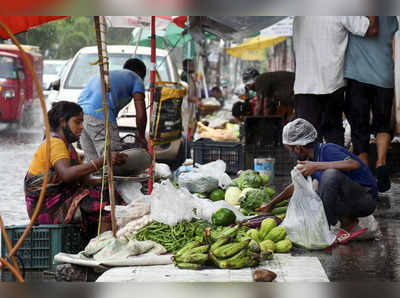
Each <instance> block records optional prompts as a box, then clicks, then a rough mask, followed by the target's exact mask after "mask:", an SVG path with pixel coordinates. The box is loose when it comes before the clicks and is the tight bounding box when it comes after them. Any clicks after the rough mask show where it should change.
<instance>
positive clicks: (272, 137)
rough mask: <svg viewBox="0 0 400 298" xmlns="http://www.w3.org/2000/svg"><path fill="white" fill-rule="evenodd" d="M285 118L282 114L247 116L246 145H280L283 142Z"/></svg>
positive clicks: (245, 124)
mask: <svg viewBox="0 0 400 298" xmlns="http://www.w3.org/2000/svg"><path fill="white" fill-rule="evenodd" d="M282 129H283V118H282V117H281V116H262V117H261V116H254V117H246V119H245V122H244V138H245V144H246V145H255V146H264V145H272V146H279V145H281V144H282Z"/></svg>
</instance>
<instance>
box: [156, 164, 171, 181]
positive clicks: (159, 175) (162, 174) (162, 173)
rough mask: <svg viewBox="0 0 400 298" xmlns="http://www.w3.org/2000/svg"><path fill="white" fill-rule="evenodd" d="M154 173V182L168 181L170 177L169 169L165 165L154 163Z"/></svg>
mask: <svg viewBox="0 0 400 298" xmlns="http://www.w3.org/2000/svg"><path fill="white" fill-rule="evenodd" d="M154 172H155V179H156V180H161V179H169V178H171V177H172V172H171V169H170V167H169V166H168V165H167V164H165V163H156V165H155V169H154Z"/></svg>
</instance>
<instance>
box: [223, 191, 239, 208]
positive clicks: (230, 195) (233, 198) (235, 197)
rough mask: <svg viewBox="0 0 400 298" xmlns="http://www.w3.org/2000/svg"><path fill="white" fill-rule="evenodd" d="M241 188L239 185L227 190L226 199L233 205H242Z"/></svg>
mask: <svg viewBox="0 0 400 298" xmlns="http://www.w3.org/2000/svg"><path fill="white" fill-rule="evenodd" d="M241 193H242V192H241V190H240V188H239V187H236V186H231V187H228V189H227V190H226V192H225V201H227V202H228V203H229V204H231V205H232V206H235V205H240V195H241Z"/></svg>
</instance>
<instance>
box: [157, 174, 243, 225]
mask: <svg viewBox="0 0 400 298" xmlns="http://www.w3.org/2000/svg"><path fill="white" fill-rule="evenodd" d="M220 208H227V209H230V210H232V211H233V212H234V213H235V215H236V220H238V221H242V220H245V219H247V217H246V216H244V215H243V214H241V213H240V212H239V210H238V209H237V208H235V207H233V206H231V205H230V204H229V203H227V202H226V201H217V202H213V201H211V200H208V199H199V198H196V197H195V196H193V195H192V194H191V193H190V192H189V191H187V190H186V189H177V188H175V187H174V186H173V185H172V184H171V182H169V181H168V180H166V181H163V182H162V183H161V184H157V183H156V184H155V185H154V189H153V193H152V195H151V218H152V220H155V221H158V222H162V223H165V224H168V225H170V226H172V225H175V224H176V223H178V222H180V221H182V220H187V221H190V220H191V219H193V218H197V219H204V220H207V221H208V222H210V223H211V216H212V214H213V213H214V212H215V211H217V210H218V209H220Z"/></svg>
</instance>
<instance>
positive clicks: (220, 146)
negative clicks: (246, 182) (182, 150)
mask: <svg viewBox="0 0 400 298" xmlns="http://www.w3.org/2000/svg"><path fill="white" fill-rule="evenodd" d="M192 147H193V158H194V162H195V163H198V164H206V163H209V162H211V161H215V160H219V159H221V160H223V161H224V162H225V163H226V172H227V173H228V174H231V175H234V174H236V173H237V172H238V171H240V170H241V169H242V167H243V145H242V143H240V142H214V141H213V140H210V139H200V140H197V141H196V142H194V143H193V144H192Z"/></svg>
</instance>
